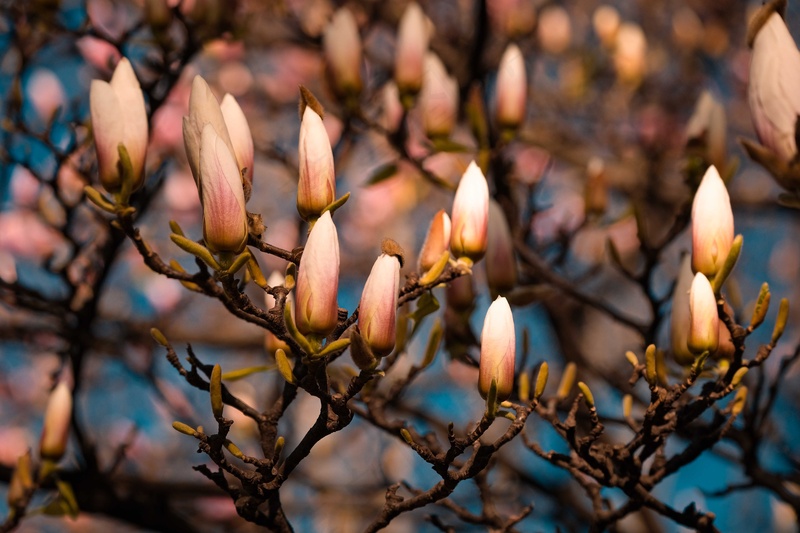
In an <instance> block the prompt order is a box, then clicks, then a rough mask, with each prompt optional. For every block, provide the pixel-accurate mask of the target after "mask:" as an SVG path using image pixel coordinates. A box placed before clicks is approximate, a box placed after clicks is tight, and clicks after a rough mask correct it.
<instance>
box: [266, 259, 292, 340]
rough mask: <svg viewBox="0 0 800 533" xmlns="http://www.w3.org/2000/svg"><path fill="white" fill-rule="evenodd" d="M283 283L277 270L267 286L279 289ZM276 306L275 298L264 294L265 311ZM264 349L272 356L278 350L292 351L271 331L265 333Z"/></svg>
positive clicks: (270, 277)
mask: <svg viewBox="0 0 800 533" xmlns="http://www.w3.org/2000/svg"><path fill="white" fill-rule="evenodd" d="M283 283H284V277H283V274H281V273H280V272H278V271H277V270H276V271H275V272H273V273H272V274H270V276H269V278H268V279H267V285H269V286H270V287H278V286H280V285H283ZM286 298H287V299H291V295H288V296H287V297H286ZM275 304H276V302H275V297H274V296H272V295H271V294H270V293H268V292H264V309H266V310H267V311H269V310H270V309H272V308H273V307H275ZM264 348H265V349H266V350H267V353H270V354H274V353H275V352H276V351H277V350H278V349H281V350H283V351H285V352H289V351H291V349H290V348H289V345H288V344H286V343H285V342H283V341H282V340H280V339H279V338H278V337H276V336H275V334H274V333H272V332H271V331H269V330H266V332H265V333H264Z"/></svg>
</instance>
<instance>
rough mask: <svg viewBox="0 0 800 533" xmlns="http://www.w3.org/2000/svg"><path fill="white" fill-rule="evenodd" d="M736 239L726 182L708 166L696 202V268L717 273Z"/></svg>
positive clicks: (694, 203) (694, 234)
mask: <svg viewBox="0 0 800 533" xmlns="http://www.w3.org/2000/svg"><path fill="white" fill-rule="evenodd" d="M732 243H733V211H732V210H731V200H730V197H729V196H728V190H727V189H726V188H725V183H724V182H723V181H722V178H720V176H719V172H717V169H716V168H715V167H714V166H713V165H712V166H710V167H708V170H707V171H706V174H705V176H703V180H702V181H701V182H700V187H698V188H697V193H696V194H695V196H694V201H693V203H692V268H694V270H695V272H702V273H703V274H705V275H706V276H708V277H713V276H714V275H715V274H716V273H717V271H719V269H720V268H721V267H722V265H723V264H724V263H725V260H726V259H727V257H728V252H730V250H731V245H732Z"/></svg>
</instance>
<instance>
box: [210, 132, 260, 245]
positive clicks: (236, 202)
mask: <svg viewBox="0 0 800 533" xmlns="http://www.w3.org/2000/svg"><path fill="white" fill-rule="evenodd" d="M198 179H199V184H198V185H199V188H200V200H201V202H202V204H203V238H204V239H205V243H206V246H208V248H209V249H210V250H211V251H212V252H233V253H239V252H241V251H242V250H243V249H244V247H245V244H247V234H248V228H247V211H246V209H245V200H244V190H243V189H242V178H241V175H240V174H239V167H238V166H237V165H236V158H235V157H234V155H233V152H232V151H230V150H229V149H228V147H227V146H226V145H225V142H224V141H223V139H222V138H221V137H220V136H219V135H218V134H217V132H216V130H215V129H214V126H213V125H211V124H208V123H207V124H206V125H205V127H204V128H203V135H202V137H201V145H200V168H199V178H198Z"/></svg>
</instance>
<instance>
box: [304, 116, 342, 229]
mask: <svg viewBox="0 0 800 533" xmlns="http://www.w3.org/2000/svg"><path fill="white" fill-rule="evenodd" d="M298 162H299V166H300V179H299V181H298V183H297V211H298V212H299V213H300V216H301V217H303V219H304V220H313V219H315V218H318V217H319V216H320V215H321V214H322V211H323V210H324V209H325V208H326V207H328V206H329V205H330V204H332V203H333V201H334V200H335V196H336V175H335V173H334V170H333V151H332V150H331V141H330V139H329V138H328V132H327V131H326V130H325V125H324V124H323V123H322V118H320V116H319V115H318V114H317V113H316V112H315V111H314V110H313V109H311V106H307V107H306V109H305V111H304V112H303V121H302V122H301V124H300V142H299V145H298Z"/></svg>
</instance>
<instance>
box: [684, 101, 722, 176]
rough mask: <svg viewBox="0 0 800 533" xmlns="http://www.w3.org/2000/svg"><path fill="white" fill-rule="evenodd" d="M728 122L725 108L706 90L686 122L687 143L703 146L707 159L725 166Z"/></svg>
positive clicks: (702, 150) (720, 166)
mask: <svg viewBox="0 0 800 533" xmlns="http://www.w3.org/2000/svg"><path fill="white" fill-rule="evenodd" d="M726 122H727V120H726V118H725V108H724V107H723V106H722V104H721V103H719V102H718V101H717V99H716V98H714V96H713V95H712V94H711V93H710V92H709V91H707V90H706V91H703V92H702V93H701V94H700V98H699V99H698V100H697V104H696V105H695V108H694V112H693V113H692V116H691V118H690V119H689V122H688V123H687V124H686V140H687V143H688V144H689V145H692V146H698V147H699V148H701V154H702V155H703V157H704V158H705V159H706V161H708V162H709V163H711V164H713V165H714V166H716V167H718V168H725V164H726V161H727V154H726V152H727V144H728V139H727V125H726Z"/></svg>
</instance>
